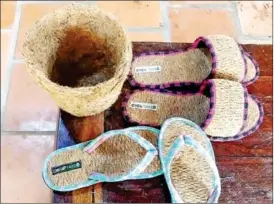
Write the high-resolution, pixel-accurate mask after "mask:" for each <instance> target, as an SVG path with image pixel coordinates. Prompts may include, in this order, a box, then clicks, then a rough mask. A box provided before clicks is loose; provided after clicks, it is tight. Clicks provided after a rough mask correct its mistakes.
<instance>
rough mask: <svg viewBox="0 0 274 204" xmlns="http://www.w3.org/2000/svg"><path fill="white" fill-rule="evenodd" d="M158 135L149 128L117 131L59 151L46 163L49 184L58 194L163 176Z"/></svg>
mask: <svg viewBox="0 0 274 204" xmlns="http://www.w3.org/2000/svg"><path fill="white" fill-rule="evenodd" d="M133 131H135V132H138V134H137V133H135V132H133ZM158 133H159V131H158V130H156V129H154V128H149V127H146V128H144V127H142V128H140V129H138V128H137V127H136V128H135V129H131V130H129V129H126V130H114V131H109V132H106V133H103V134H102V135H100V136H99V137H97V138H96V139H94V140H91V141H89V142H84V143H80V144H77V145H73V146H70V147H66V148H62V149H59V150H57V151H55V152H53V153H51V154H50V155H49V156H48V157H47V159H46V161H45V163H44V168H43V178H44V180H45V183H46V184H47V185H48V186H49V187H50V188H51V189H53V190H56V191H72V190H75V189H79V188H83V187H87V186H90V185H93V184H96V183H100V182H117V181H123V180H129V179H146V178H152V177H156V176H159V175H161V174H162V173H163V172H162V169H161V165H160V161H159V157H158V150H157V149H156V148H155V145H157V137H158ZM147 139H148V140H147ZM150 141H152V142H153V143H154V145H153V144H152V143H151V142H150Z"/></svg>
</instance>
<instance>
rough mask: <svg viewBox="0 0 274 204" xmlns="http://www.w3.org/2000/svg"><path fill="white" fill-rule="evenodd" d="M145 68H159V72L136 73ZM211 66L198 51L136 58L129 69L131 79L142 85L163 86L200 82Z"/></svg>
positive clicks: (208, 72) (205, 76)
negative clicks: (178, 82) (177, 82)
mask: <svg viewBox="0 0 274 204" xmlns="http://www.w3.org/2000/svg"><path fill="white" fill-rule="evenodd" d="M145 66H160V67H161V71H159V72H148V73H142V72H141V73H138V72H137V73H136V69H138V68H139V67H145ZM210 66H211V64H210V62H209V60H208V59H207V57H206V56H205V54H204V53H203V52H202V51H201V50H199V49H196V50H190V51H188V52H181V53H178V54H170V55H152V56H143V57H142V56H141V57H139V58H136V59H135V60H134V61H133V63H132V67H131V72H132V76H133V78H134V79H135V80H136V81H138V82H139V83H142V84H164V83H172V82H176V81H191V82H201V81H203V80H204V79H205V78H207V76H208V75H209V74H210V72H211V67H210Z"/></svg>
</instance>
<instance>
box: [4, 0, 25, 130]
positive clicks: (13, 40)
mask: <svg viewBox="0 0 274 204" xmlns="http://www.w3.org/2000/svg"><path fill="white" fill-rule="evenodd" d="M21 12H22V6H21V4H20V2H19V1H18V2H17V4H16V9H15V17H14V23H13V26H12V37H11V39H10V48H9V49H10V50H9V56H8V60H7V70H6V80H5V84H4V88H3V89H4V90H2V89H1V129H2V125H3V118H5V117H4V116H5V114H6V110H5V109H6V102H7V96H8V91H9V85H10V81H11V74H12V70H13V58H14V55H15V51H16V44H17V37H18V33H19V26H20V19H21ZM2 94H3V95H2Z"/></svg>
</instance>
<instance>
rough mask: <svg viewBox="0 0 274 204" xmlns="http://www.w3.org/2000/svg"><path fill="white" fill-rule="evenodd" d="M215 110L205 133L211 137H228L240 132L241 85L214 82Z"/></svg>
mask: <svg viewBox="0 0 274 204" xmlns="http://www.w3.org/2000/svg"><path fill="white" fill-rule="evenodd" d="M214 84H215V95H216V101H215V110H214V114H213V117H212V120H211V122H210V123H209V125H208V126H207V127H206V128H205V130H204V131H205V132H206V133H207V134H208V135H211V136H219V137H228V136H231V135H236V134H238V133H239V132H240V131H241V128H242V126H243V118H244V103H245V98H244V88H243V85H242V84H240V83H238V82H234V81H229V80H224V79H219V80H217V79H216V80H214Z"/></svg>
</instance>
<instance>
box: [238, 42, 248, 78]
mask: <svg viewBox="0 0 274 204" xmlns="http://www.w3.org/2000/svg"><path fill="white" fill-rule="evenodd" d="M238 46H239V49H240V52H241V54H242V58H243V60H244V69H245V70H244V75H243V78H242V80H241V83H243V82H244V80H245V77H246V74H247V61H246V58H245V52H244V49H243V48H242V46H241V45H240V44H238Z"/></svg>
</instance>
